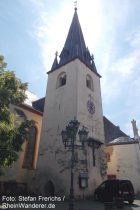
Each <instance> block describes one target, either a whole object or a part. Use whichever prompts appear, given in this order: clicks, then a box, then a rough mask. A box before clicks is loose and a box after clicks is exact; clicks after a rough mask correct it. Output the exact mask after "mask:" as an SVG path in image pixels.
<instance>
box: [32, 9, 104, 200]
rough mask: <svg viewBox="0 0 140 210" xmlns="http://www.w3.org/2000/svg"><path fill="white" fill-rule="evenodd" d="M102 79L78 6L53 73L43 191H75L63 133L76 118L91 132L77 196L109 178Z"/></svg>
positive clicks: (79, 164) (39, 180)
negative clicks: (81, 182)
mask: <svg viewBox="0 0 140 210" xmlns="http://www.w3.org/2000/svg"><path fill="white" fill-rule="evenodd" d="M100 77H101V76H100V75H99V73H98V72H97V70H96V67H95V63H94V58H93V56H91V54H90V52H89V50H88V48H87V47H86V44H85V41H84V37H83V33H82V30H81V26H80V23H79V19H78V15H77V8H75V12H74V16H73V19H72V23H71V26H70V29H69V32H68V35H67V38H66V42H65V44H64V48H63V49H62V52H61V54H60V61H59V62H58V60H57V55H56V57H55V60H54V62H53V65H52V68H51V70H50V71H49V72H48V84H47V92H46V99H45V106H44V114H43V121H42V131H41V140H40V149H39V156H38V165H37V173H36V178H35V179H36V191H37V192H38V193H42V194H49V193H50V194H53V193H54V194H55V195H66V196H67V195H69V189H70V158H71V152H70V150H68V149H65V148H64V145H63V142H62V137H61V131H62V130H63V129H65V128H66V126H67V124H68V123H69V121H71V120H73V119H74V117H76V119H77V120H78V121H79V122H80V127H82V126H85V127H86V128H87V130H88V131H89V133H88V137H89V139H88V143H86V146H85V148H84V149H83V150H80V149H76V150H75V169H74V194H75V197H77V198H79V197H87V196H92V194H93V192H94V190H95V187H97V185H98V184H100V182H101V181H102V180H103V179H104V178H105V171H106V161H105V158H104V125H103V113H102V100H101V89H100ZM77 139H78V137H77ZM77 143H78V140H77ZM79 144H80V143H79ZM82 173H83V174H86V176H87V177H86V178H87V181H88V185H87V186H85V187H81V186H80V176H82V175H81V174H82Z"/></svg>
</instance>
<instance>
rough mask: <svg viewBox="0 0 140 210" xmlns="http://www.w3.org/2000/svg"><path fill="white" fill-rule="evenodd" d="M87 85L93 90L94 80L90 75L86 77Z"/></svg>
mask: <svg viewBox="0 0 140 210" xmlns="http://www.w3.org/2000/svg"><path fill="white" fill-rule="evenodd" d="M86 86H87V87H88V88H89V89H91V90H92V91H93V89H94V88H93V80H92V78H91V76H89V75H87V77H86Z"/></svg>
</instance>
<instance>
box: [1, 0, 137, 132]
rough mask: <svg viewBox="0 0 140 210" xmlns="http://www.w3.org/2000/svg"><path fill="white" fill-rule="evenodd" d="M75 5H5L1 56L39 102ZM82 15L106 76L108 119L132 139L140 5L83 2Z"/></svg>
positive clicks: (17, 0)
mask: <svg viewBox="0 0 140 210" xmlns="http://www.w3.org/2000/svg"><path fill="white" fill-rule="evenodd" d="M73 2H74V1H72V0H61V1H60V0H59V1H58V0H53V1H52V0H13V1H12V0H0V11H1V12H0V31H1V32H0V54H3V55H4V56H5V59H6V61H7V63H8V68H9V69H10V70H14V71H15V72H16V75H17V77H19V78H21V79H22V80H23V81H27V82H28V83H29V90H30V91H31V92H32V93H34V94H35V95H37V97H43V96H44V95H45V92H46V84H47V74H46V72H47V71H49V70H50V68H51V65H52V62H53V59H54V54H55V51H56V50H57V51H58V52H59V53H60V52H61V49H62V47H63V45H64V42H65V39H66V36H67V33H68V29H69V27H70V23H71V20H72V17H73V13H74V3H73ZM78 16H79V20H80V23H81V27H82V31H83V34H84V37H85V41H86V44H87V46H88V48H89V50H90V52H91V53H93V54H94V57H95V63H96V66H97V70H98V72H99V73H100V74H101V75H102V79H101V91H102V99H103V112H104V115H106V116H107V117H108V118H109V119H110V120H111V121H112V122H113V123H115V124H116V125H119V126H120V128H121V129H122V130H123V131H125V132H126V133H127V134H129V135H131V136H132V129H131V120H132V119H133V118H134V119H136V121H137V126H138V128H140V118H139V116H140V105H139V103H140V47H139V46H140V1H139V0H133V1H132V0H123V1H122V0H86V1H82V0H79V1H78ZM30 96H31V97H33V95H30Z"/></svg>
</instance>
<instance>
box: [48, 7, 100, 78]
mask: <svg viewBox="0 0 140 210" xmlns="http://www.w3.org/2000/svg"><path fill="white" fill-rule="evenodd" d="M76 58H79V59H80V60H81V61H82V62H83V63H84V64H85V65H87V66H88V67H89V68H90V69H91V70H92V71H94V72H95V73H96V74H97V75H98V76H99V77H100V75H99V74H98V73H97V70H96V66H95V63H94V57H93V55H90V52H89V50H88V48H87V47H86V44H85V40H84V36H83V33H82V29H81V26H80V22H79V19H78V15H77V8H75V12H74V16H73V19H72V23H71V26H70V29H69V32H68V36H67V38H66V42H65V44H64V48H63V50H62V52H61V54H60V61H59V63H58V61H57V57H55V59H54V62H53V65H52V68H51V71H50V72H52V71H54V70H56V69H58V68H59V67H60V66H62V65H65V64H66V63H68V62H70V61H72V60H74V59H76ZM50 72H48V73H50Z"/></svg>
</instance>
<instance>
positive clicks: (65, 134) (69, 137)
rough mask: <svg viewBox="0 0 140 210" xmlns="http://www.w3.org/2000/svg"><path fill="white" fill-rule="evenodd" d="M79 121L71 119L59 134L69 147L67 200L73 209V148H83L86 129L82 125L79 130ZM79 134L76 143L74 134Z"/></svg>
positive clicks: (71, 209) (85, 139) (70, 208)
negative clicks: (69, 174)
mask: <svg viewBox="0 0 140 210" xmlns="http://www.w3.org/2000/svg"><path fill="white" fill-rule="evenodd" d="M79 125H80V123H79V122H78V120H76V119H74V120H71V121H70V122H69V123H68V125H67V126H66V129H65V130H62V132H61V136H62V141H63V144H64V146H65V149H66V148H69V149H71V184H70V195H69V198H70V202H69V210H74V189H73V181H74V150H75V149H78V148H84V145H85V142H86V141H87V137H88V131H87V130H86V128H85V127H84V126H83V127H82V129H81V130H79V132H78V129H79ZM77 133H78V135H79V140H80V142H81V145H77V144H76V143H75V141H76V135H77Z"/></svg>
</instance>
